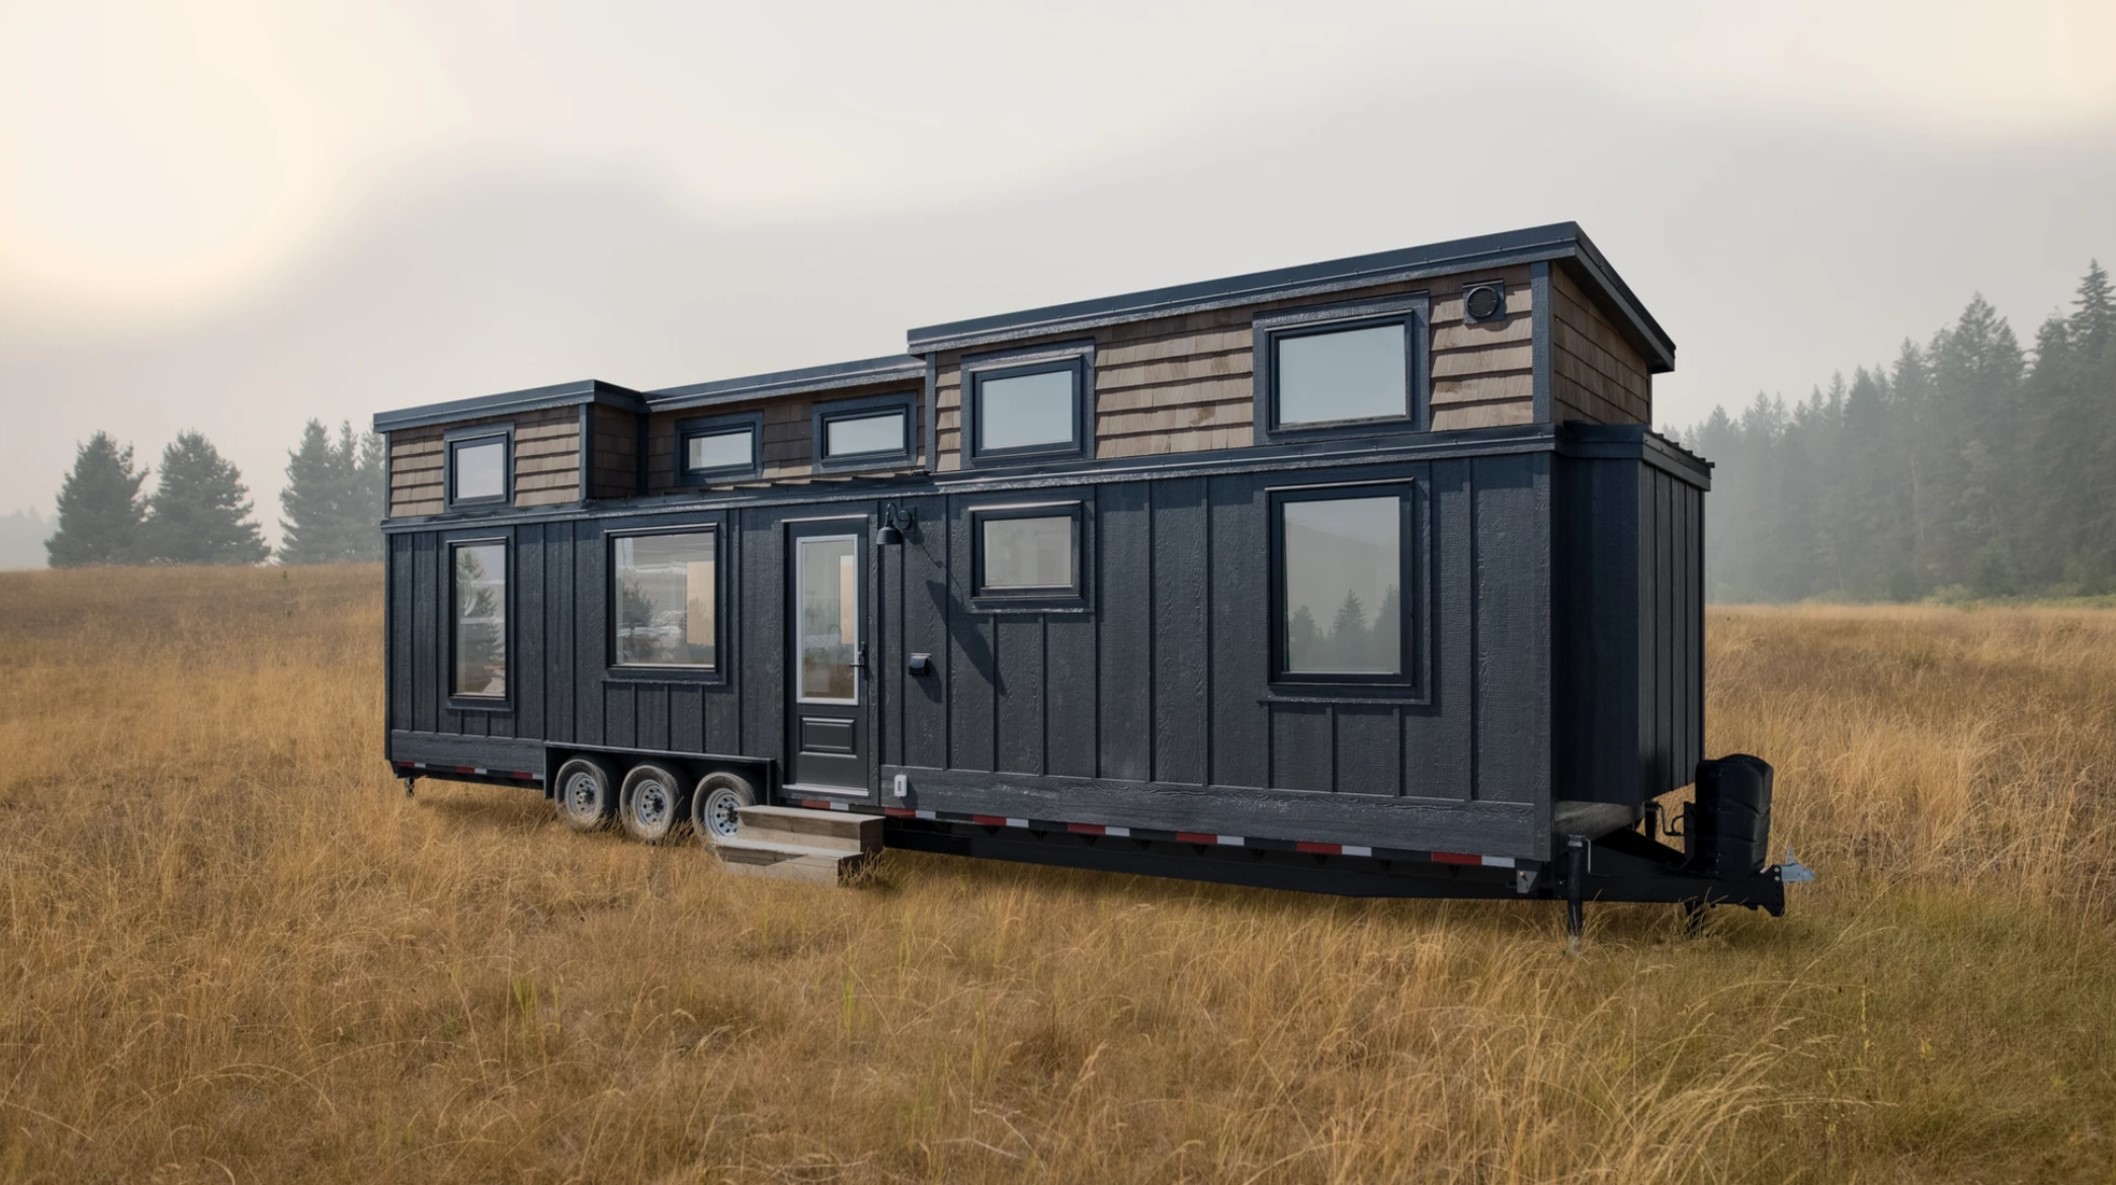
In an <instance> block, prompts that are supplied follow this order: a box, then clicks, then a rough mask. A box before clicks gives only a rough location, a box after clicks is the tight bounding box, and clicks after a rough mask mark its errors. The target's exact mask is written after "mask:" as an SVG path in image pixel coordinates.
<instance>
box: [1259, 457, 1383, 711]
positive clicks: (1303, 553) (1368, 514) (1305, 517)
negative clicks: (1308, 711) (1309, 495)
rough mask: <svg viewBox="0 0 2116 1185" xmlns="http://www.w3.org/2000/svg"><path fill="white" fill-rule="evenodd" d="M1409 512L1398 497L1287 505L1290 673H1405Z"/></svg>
mask: <svg viewBox="0 0 2116 1185" xmlns="http://www.w3.org/2000/svg"><path fill="white" fill-rule="evenodd" d="M1402 506H1403V503H1402V500H1401V499H1400V498H1398V497H1395V496H1393V495H1392V496H1389V497H1382V498H1331V499H1326V500H1323V499H1318V500H1312V501H1299V502H1287V503H1284V504H1283V505H1281V507H1280V508H1279V509H1280V514H1281V515H1282V518H1281V524H1282V526H1283V529H1284V532H1285V534H1284V536H1283V538H1284V545H1283V548H1284V554H1283V557H1282V564H1281V577H1280V578H1281V579H1282V580H1283V581H1284V582H1285V584H1284V589H1283V591H1284V599H1283V604H1284V612H1285V620H1284V622H1283V623H1282V624H1283V627H1284V630H1285V635H1284V643H1283V644H1284V648H1285V649H1284V653H1283V656H1282V658H1283V667H1282V669H1283V670H1284V671H1285V672H1287V673H1289V674H1332V675H1400V674H1402V673H1403V637H1402V629H1403V590H1402V584H1403V536H1402V527H1401V523H1402Z"/></svg>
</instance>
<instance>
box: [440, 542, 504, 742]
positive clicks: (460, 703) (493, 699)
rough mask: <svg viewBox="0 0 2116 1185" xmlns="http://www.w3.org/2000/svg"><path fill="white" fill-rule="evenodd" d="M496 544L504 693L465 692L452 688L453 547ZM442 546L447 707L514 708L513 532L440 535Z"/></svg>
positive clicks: (461, 709) (456, 709) (471, 709)
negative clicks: (501, 587)
mask: <svg viewBox="0 0 2116 1185" xmlns="http://www.w3.org/2000/svg"><path fill="white" fill-rule="evenodd" d="M495 544H496V545H498V547H499V549H500V555H501V556H502V557H504V558H503V559H502V561H501V562H502V564H503V565H504V568H505V570H504V571H503V572H502V573H501V577H500V579H501V581H502V583H503V584H504V585H505V588H506V592H505V594H504V597H505V599H504V601H503V603H502V604H501V606H500V612H501V614H502V615H503V616H504V617H505V622H504V627H503V628H504V632H505V634H506V637H505V638H504V639H502V641H501V643H500V653H501V654H502V655H504V656H505V658H504V661H505V663H506V664H507V673H506V680H507V691H506V694H504V695H466V694H464V693H462V692H459V691H457V690H456V637H457V633H458V631H457V629H456V624H457V623H456V604H457V602H456V551H457V549H458V548H464V547H489V546H493V545H495ZM441 546H442V549H443V550H445V551H446V552H447V553H448V579H447V597H448V658H447V662H448V667H447V669H446V671H445V672H444V673H443V676H442V677H443V679H444V680H445V684H444V685H445V686H446V687H447V688H448V701H447V703H448V710H449V711H451V712H502V713H504V712H512V711H514V689H515V681H514V658H515V632H516V631H515V628H514V577H515V571H514V564H515V561H514V537H513V535H512V534H511V533H510V534H506V535H447V536H444V537H443V538H442V541H441Z"/></svg>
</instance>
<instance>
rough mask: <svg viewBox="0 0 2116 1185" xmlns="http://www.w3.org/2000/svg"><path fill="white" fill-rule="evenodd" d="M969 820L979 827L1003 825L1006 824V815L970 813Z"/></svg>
mask: <svg viewBox="0 0 2116 1185" xmlns="http://www.w3.org/2000/svg"><path fill="white" fill-rule="evenodd" d="M970 821H971V822H972V823H975V824H977V825H978V826H979V827H1004V826H1006V825H1007V820H1006V816H1004V815H971V816H970Z"/></svg>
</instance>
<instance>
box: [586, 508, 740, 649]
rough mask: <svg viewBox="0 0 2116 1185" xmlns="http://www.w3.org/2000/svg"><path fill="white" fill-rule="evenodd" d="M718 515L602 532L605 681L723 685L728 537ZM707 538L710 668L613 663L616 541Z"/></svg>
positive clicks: (725, 647) (615, 624)
mask: <svg viewBox="0 0 2116 1185" xmlns="http://www.w3.org/2000/svg"><path fill="white" fill-rule="evenodd" d="M725 526H726V524H725V522H724V520H723V516H720V515H714V516H713V517H712V518H710V519H707V520H704V521H701V522H687V523H680V524H668V525H657V526H639V527H628V526H618V527H611V528H610V529H609V530H607V531H605V532H604V533H603V546H602V559H603V579H602V596H603V615H602V616H603V678H604V681H605V682H611V683H726V682H727V681H728V672H729V671H731V670H732V669H733V666H734V664H732V663H731V662H729V661H728V652H727V645H728V632H727V612H726V608H727V590H728V587H729V585H728V576H727V573H728V563H729V561H728V551H729V548H728V546H727V543H728V535H727V531H726V530H725ZM698 534H710V535H712V536H713V665H711V666H709V667H701V666H696V665H694V664H690V663H646V662H628V663H620V662H618V661H617V617H618V608H619V603H618V602H617V601H616V596H615V594H616V592H617V541H618V540H620V539H637V538H640V537H641V536H648V535H698Z"/></svg>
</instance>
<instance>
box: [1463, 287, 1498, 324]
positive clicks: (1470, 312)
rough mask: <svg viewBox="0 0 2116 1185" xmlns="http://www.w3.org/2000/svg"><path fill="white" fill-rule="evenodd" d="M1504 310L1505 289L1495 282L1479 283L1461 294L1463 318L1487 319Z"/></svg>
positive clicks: (1471, 319) (1470, 319) (1467, 319)
mask: <svg viewBox="0 0 2116 1185" xmlns="http://www.w3.org/2000/svg"><path fill="white" fill-rule="evenodd" d="M1505 311H1506V291H1505V289H1503V288H1500V287H1499V286H1498V285H1497V284H1479V285H1477V286H1476V287H1474V288H1472V289H1470V290H1469V291H1468V292H1466V293H1464V294H1463V296H1462V312H1463V320H1466V321H1489V320H1491V319H1492V318H1493V317H1497V316H1500V315H1501V314H1503V313H1505Z"/></svg>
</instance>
